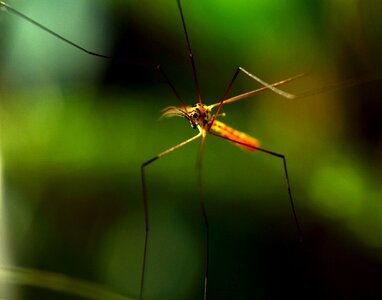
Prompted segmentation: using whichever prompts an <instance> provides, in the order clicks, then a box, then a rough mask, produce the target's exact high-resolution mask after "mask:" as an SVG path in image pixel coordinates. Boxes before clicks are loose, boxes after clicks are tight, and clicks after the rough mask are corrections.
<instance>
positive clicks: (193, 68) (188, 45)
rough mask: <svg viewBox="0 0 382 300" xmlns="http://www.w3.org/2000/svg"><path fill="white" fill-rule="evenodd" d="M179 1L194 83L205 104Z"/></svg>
mask: <svg viewBox="0 0 382 300" xmlns="http://www.w3.org/2000/svg"><path fill="white" fill-rule="evenodd" d="M177 3H178V8H179V12H180V17H181V19H182V24H183V30H184V35H185V37H186V42H187V47H188V56H189V57H190V61H191V66H192V74H193V76H194V83H195V87H196V93H197V94H198V101H199V103H200V105H201V106H203V102H202V96H201V94H200V86H199V81H198V76H197V74H196V67H195V60H194V55H193V54H192V50H191V43H190V39H189V38H188V32H187V27H186V21H185V20H184V15H183V10H182V5H181V4H180V0H177Z"/></svg>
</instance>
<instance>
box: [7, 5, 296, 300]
mask: <svg viewBox="0 0 382 300" xmlns="http://www.w3.org/2000/svg"><path fill="white" fill-rule="evenodd" d="M177 6H178V10H179V14H180V18H181V22H182V25H183V32H184V36H185V40H186V44H187V50H188V55H189V59H190V63H191V67H192V74H193V81H194V85H195V88H196V93H197V102H196V103H195V104H193V105H192V106H187V105H186V104H185V102H184V101H183V99H182V98H181V96H180V94H179V93H178V91H177V89H176V88H175V86H174V85H173V84H172V82H171V80H170V79H169V77H168V76H167V74H166V72H165V71H164V69H163V67H162V66H161V65H160V64H153V63H148V62H137V61H131V60H125V59H118V61H121V62H123V63H125V64H130V65H138V66H142V67H148V68H152V69H154V70H156V71H158V72H159V73H160V75H161V76H162V77H163V79H164V80H165V82H166V83H167V85H168V86H169V87H170V89H171V90H172V92H173V93H174V95H175V97H176V98H177V100H178V102H179V106H170V107H167V108H165V109H164V111H163V114H162V118H169V117H174V116H179V117H183V118H185V119H186V120H187V121H188V122H189V123H190V125H191V127H192V128H193V129H197V130H198V133H197V134H196V135H194V136H193V137H191V138H189V139H187V140H185V141H183V142H181V143H179V144H177V145H175V146H173V147H171V148H169V149H167V150H165V151H163V152H161V153H160V154H158V155H156V156H154V157H153V158H151V159H149V160H148V161H146V162H144V163H143V164H142V165H141V183H142V198H143V207H144V224H145V237H144V250H143V251H144V252H143V260H142V270H141V282H140V291H139V299H143V291H144V283H145V271H146V260H147V249H148V242H149V210H148V197H147V187H146V180H145V170H146V168H147V167H148V166H149V165H151V164H152V163H154V162H155V161H158V160H159V159H160V158H162V157H164V156H166V155H167V154H169V153H171V152H173V151H175V150H177V149H179V148H181V147H183V146H185V145H187V144H189V143H191V142H193V141H196V140H198V139H200V147H199V151H198V155H197V170H198V186H199V193H200V208H201V213H202V217H203V221H204V226H205V248H204V249H205V250H204V251H205V253H204V257H205V262H204V291H203V299H204V300H206V299H207V295H208V293H207V292H208V271H209V270H208V267H209V243H210V242H209V222H208V216H207V211H206V206H205V201H204V196H203V190H202V176H201V173H202V172H201V169H202V152H203V148H204V143H205V139H206V136H207V135H212V136H215V137H218V138H221V139H225V140H227V141H229V142H231V143H233V144H235V145H236V146H238V147H240V148H242V149H244V150H246V151H249V152H255V151H259V152H262V153H265V154H268V155H271V156H273V157H276V158H279V159H281V161H282V164H283V169H284V176H285V181H286V185H287V191H288V197H289V201H290V205H291V209H292V214H293V218H294V222H295V224H296V228H297V232H298V237H299V239H300V241H302V232H301V228H300V225H299V221H298V218H297V214H296V210H295V206H294V201H293V196H292V190H291V185H290V181H289V175H288V168H287V162H286V158H285V155H284V154H281V153H278V152H274V151H271V150H268V149H265V148H262V147H261V146H260V143H259V141H258V140H257V139H255V138H253V137H251V136H249V135H248V134H246V133H243V132H241V131H238V130H236V129H233V128H232V127H230V126H228V125H226V124H225V123H223V122H221V121H220V120H218V117H221V116H224V115H225V114H224V113H221V112H220V111H221V108H222V106H223V104H229V103H234V102H237V101H240V100H243V99H246V98H248V97H251V96H253V95H255V94H258V93H260V92H263V91H266V90H271V91H272V92H274V93H275V94H277V95H279V96H281V97H283V98H287V99H294V98H296V96H294V95H292V94H290V93H287V92H285V91H283V90H280V89H278V88H277V86H280V85H283V84H286V83H288V82H290V81H293V80H295V79H297V78H299V77H301V76H303V75H304V74H299V75H297V76H293V77H290V78H287V79H285V80H282V81H279V82H276V83H273V84H269V83H267V82H265V81H264V80H262V79H261V78H259V77H257V76H255V75H253V74H252V73H250V72H249V71H247V70H246V69H244V68H242V67H238V68H237V69H236V71H235V72H234V75H233V76H232V78H231V80H230V82H229V84H228V87H227V88H226V90H225V92H224V94H223V97H222V98H221V100H220V101H219V102H217V103H214V104H212V105H206V104H204V102H203V100H202V97H201V93H200V87H199V81H198V77H197V71H196V64H195V59H194V55H193V52H192V49H191V43H190V39H189V35H188V30H187V26H186V21H185V17H184V14H183V9H182V5H181V1H180V0H177ZM0 8H1V9H3V10H5V11H8V12H10V13H11V14H13V15H16V16H18V17H20V18H22V19H24V20H25V21H28V22H29V23H31V24H33V25H34V26H37V27H39V28H40V29H42V30H43V31H45V32H47V33H49V34H50V35H53V36H54V37H55V38H58V39H59V40H61V41H63V42H65V43H67V44H69V45H71V46H73V47H75V48H77V49H78V50H80V51H83V52H85V53H87V54H88V55H92V56H96V57H100V58H104V59H115V58H114V57H111V56H108V55H104V54H99V53H95V52H92V51H90V50H88V49H86V48H84V47H82V46H80V45H79V44H76V43H74V42H72V41H70V40H69V39H67V38H65V37H63V36H62V35H60V34H58V33H56V32H54V31H52V30H51V29H49V28H48V27H45V26H44V25H42V24H41V23H38V22H37V21H35V20H33V19H31V18H30V17H28V16H26V15H25V14H23V13H21V12H20V11H18V10H16V9H15V8H13V7H11V6H9V5H8V4H6V3H5V2H1V1H0ZM240 73H241V74H244V75H246V76H248V77H249V78H251V79H253V80H254V81H256V82H258V83H259V84H261V85H262V87H261V88H258V89H255V90H252V91H249V92H246V93H243V94H240V95H237V96H234V97H231V98H228V95H229V93H230V91H231V89H232V87H233V85H234V82H235V81H236V79H237V77H238V75H239V74H240ZM213 110H215V111H214V112H213Z"/></svg>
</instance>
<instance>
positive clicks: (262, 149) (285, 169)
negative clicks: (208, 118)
mask: <svg viewBox="0 0 382 300" xmlns="http://www.w3.org/2000/svg"><path fill="white" fill-rule="evenodd" d="M210 133H211V134H212V135H214V136H217V137H220V138H223V139H226V140H228V141H230V142H233V143H236V144H240V145H244V146H246V147H249V148H252V149H254V150H258V151H261V152H263V153H266V154H270V155H272V156H275V157H279V158H281V159H282V161H283V167H284V174H285V182H286V184H287V188H288V195H289V201H290V205H291V208H292V212H293V218H294V221H295V224H296V228H297V232H298V237H299V240H300V242H303V237H302V231H301V227H300V224H299V222H298V218H297V214H296V210H295V207H294V201H293V196H292V189H291V186H290V182H289V175H288V168H287V163H286V158H285V155H284V154H280V153H276V152H273V151H270V150H267V149H264V148H259V147H254V146H253V145H249V144H246V143H242V142H238V141H235V140H233V139H230V138H227V137H224V136H221V135H219V134H216V133H213V132H210Z"/></svg>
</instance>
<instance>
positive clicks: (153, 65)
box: [0, 1, 186, 110]
mask: <svg viewBox="0 0 382 300" xmlns="http://www.w3.org/2000/svg"><path fill="white" fill-rule="evenodd" d="M1 8H2V9H4V10H5V11H8V12H9V13H12V14H14V15H16V16H18V17H20V18H22V19H24V20H25V21H28V22H29V23H31V24H33V25H34V26H37V27H38V28H40V29H41V30H43V31H45V32H47V33H49V34H50V35H52V36H54V37H55V38H57V39H59V40H61V41H63V42H65V43H67V44H69V45H71V46H73V47H75V48H77V49H78V50H80V51H82V52H85V53H87V54H89V55H92V56H96V57H100V58H104V59H115V60H117V61H120V62H122V63H125V64H128V65H135V66H142V67H148V68H152V69H154V70H157V71H158V72H159V73H160V75H161V76H162V77H163V78H164V80H165V81H166V83H167V84H168V85H169V86H170V88H171V90H172V92H173V93H174V95H175V96H176V98H177V99H178V101H179V103H180V104H181V105H182V106H183V108H184V109H185V110H186V105H185V103H184V101H183V100H182V98H181V96H180V94H179V93H178V91H177V90H176V89H175V86H174V85H173V84H172V82H171V81H170V79H169V77H168V76H167V74H166V73H165V71H164V70H163V67H162V66H161V65H160V64H156V63H150V62H145V61H133V60H128V59H118V58H114V57H112V56H108V55H104V54H100V53H96V52H93V51H90V50H88V49H86V48H84V47H82V46H80V45H79V44H76V43H74V42H72V41H70V40H69V39H67V38H65V37H64V36H62V35H60V34H58V33H56V32H54V31H53V30H51V29H49V28H48V27H46V26H44V25H42V24H41V23H39V22H37V21H35V20H33V19H32V18H30V17H28V16H27V15H25V14H23V13H21V12H20V11H18V10H16V9H15V8H13V7H11V6H9V5H8V4H6V3H5V2H2V1H0V9H1Z"/></svg>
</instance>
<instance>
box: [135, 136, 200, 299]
mask: <svg viewBox="0 0 382 300" xmlns="http://www.w3.org/2000/svg"><path fill="white" fill-rule="evenodd" d="M201 136H202V134H201V133H198V134H197V135H195V136H194V137H192V138H190V139H188V140H186V141H184V142H182V143H180V144H178V145H176V146H174V147H171V148H170V149H167V150H166V151H163V152H162V153H160V154H158V155H157V156H155V157H153V158H152V159H150V160H148V161H146V162H145V163H143V164H142V165H141V180H142V196H143V207H144V214H145V240H144V246H143V261H142V273H141V286H140V290H139V299H140V300H141V299H142V295H143V287H144V281H145V271H146V259H147V245H148V235H149V211H148V201H147V190H146V180H145V167H147V166H148V165H150V164H151V163H153V162H154V161H156V160H158V159H159V158H161V157H163V156H165V155H166V154H168V153H170V152H172V151H174V150H176V149H179V148H180V147H183V146H184V145H187V144H188V143H190V142H192V141H194V140H196V139H198V138H199V137H201Z"/></svg>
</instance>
